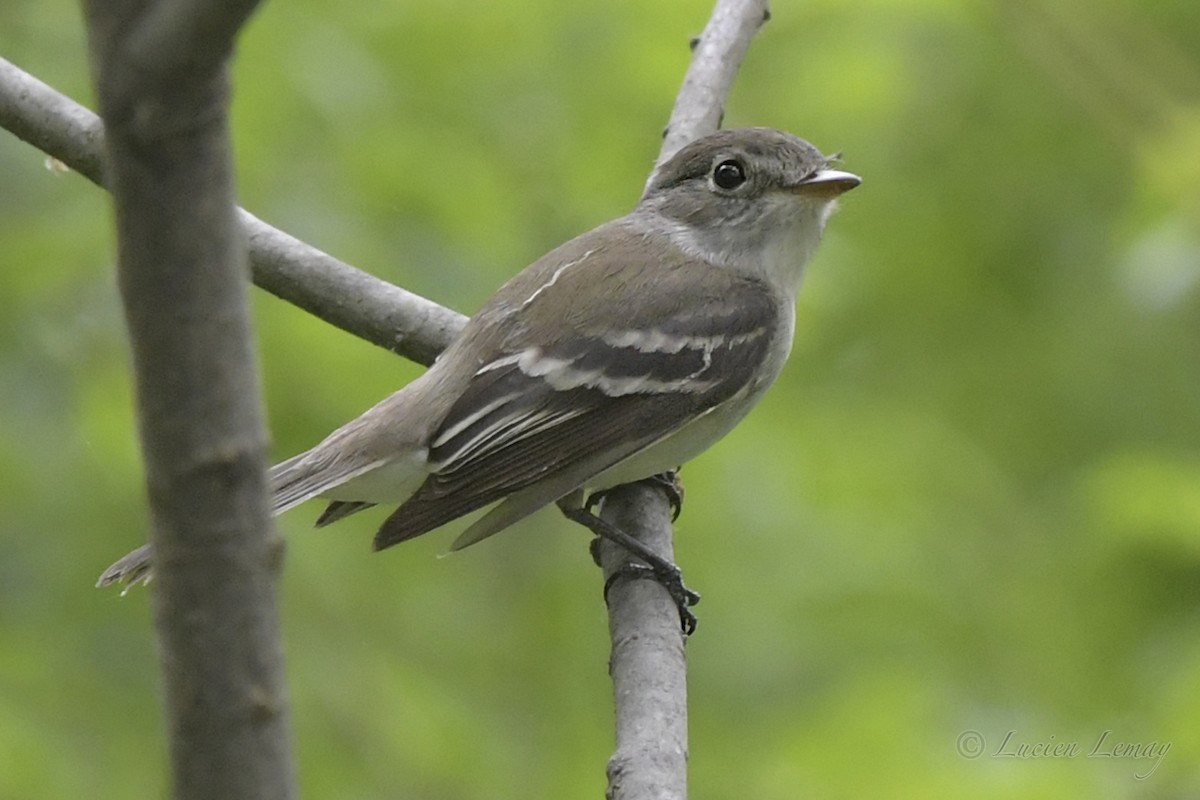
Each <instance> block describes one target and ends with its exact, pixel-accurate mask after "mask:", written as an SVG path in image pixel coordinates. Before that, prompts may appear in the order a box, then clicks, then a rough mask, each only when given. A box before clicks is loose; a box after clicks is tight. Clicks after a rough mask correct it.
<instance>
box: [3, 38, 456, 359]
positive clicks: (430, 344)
mask: <svg viewBox="0 0 1200 800" xmlns="http://www.w3.org/2000/svg"><path fill="white" fill-rule="evenodd" d="M0 127H3V128H5V129H7V130H9V131H11V132H12V133H14V134H15V135H16V136H17V137H18V138H20V139H23V140H24V141H26V142H28V143H29V144H31V145H33V146H34V147H36V148H38V149H39V150H41V151H42V152H44V153H47V154H48V155H51V156H53V157H54V158H57V159H58V160H59V161H62V162H63V163H64V164H66V165H67V166H69V167H71V168H72V169H74V170H75V171H76V172H78V173H80V174H81V175H83V176H84V177H86V178H88V179H89V180H91V181H92V182H93V183H95V184H96V185H98V186H102V187H105V188H107V185H106V182H105V179H104V161H105V157H104V126H103V125H102V124H101V122H100V118H99V117H98V116H96V115H95V114H94V113H92V112H91V111H90V110H88V109H86V108H84V107H83V106H81V105H79V104H78V103H76V102H74V101H73V100H71V99H70V98H69V97H66V96H64V95H62V94H59V93H58V92H56V91H55V90H54V89H52V88H50V87H49V86H47V85H46V84H44V83H42V82H41V81H39V80H38V79H37V78H35V77H33V76H32V75H30V74H28V73H26V72H23V71H22V70H20V69H19V68H17V67H16V66H14V65H13V64H11V63H10V62H8V61H5V60H4V59H3V58H0ZM239 214H240V217H241V221H242V225H243V227H244V228H245V231H246V236H247V238H248V239H249V242H250V267H251V274H252V276H253V278H254V282H255V284H257V285H258V286H259V287H260V288H262V289H265V290H266V291H268V292H270V293H271V294H273V295H275V296H276V297H279V298H281V299H283V300H287V301H288V302H289V303H292V304H294V305H296V306H299V307H300V308H302V309H304V310H305V311H308V312H309V313H310V314H313V315H314V316H317V317H319V318H321V319H323V320H325V321H326V322H328V323H329V324H331V325H334V326H336V327H338V328H341V329H342V330H344V331H347V332H349V333H352V334H354V335H355V336H358V337H359V338H362V339H366V340H367V341H369V342H371V343H373V344H377V345H379V346H380V347H383V348H385V349H387V350H391V351H392V352H394V353H397V354H399V355H402V356H404V357H405V358H408V359H411V360H413V361H416V362H417V363H420V364H426V365H428V364H432V363H433V359H434V358H436V357H437V354H438V353H440V352H441V351H442V350H444V349H445V348H446V347H447V346H449V344H450V342H452V341H453V340H454V337H455V336H457V335H458V332H459V331H461V330H462V327H463V325H465V324H466V317H464V316H463V315H462V314H459V313H457V312H455V311H452V310H450V309H448V308H445V307H443V306H440V305H438V304H437V303H434V302H433V301H431V300H426V299H425V298H423V297H421V296H419V295H416V294H413V293H412V292H409V291H406V290H404V289H401V288H400V287H398V286H394V285H393V284H391V283H388V282H387V281H385V280H381V279H379V278H377V277H375V276H374V275H371V274H369V273H366V272H363V271H362V270H359V269H355V268H354V267H352V266H350V265H349V264H346V263H344V262H342V261H339V260H338V259H336V258H334V257H333V256H331V255H329V254H327V253H324V252H322V251H321V250H318V249H317V248H315V247H313V246H311V245H308V244H305V243H304V242H302V241H300V240H299V239H296V238H295V237H293V236H289V235H288V234H286V233H284V232H283V231H281V230H279V229H277V228H273V227H271V226H270V225H268V224H266V223H265V222H262V221H261V220H259V219H258V218H257V217H255V216H254V215H253V214H251V213H250V212H248V211H245V210H239Z"/></svg>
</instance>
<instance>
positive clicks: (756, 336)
mask: <svg viewBox="0 0 1200 800" xmlns="http://www.w3.org/2000/svg"><path fill="white" fill-rule="evenodd" d="M859 183H860V180H859V178H858V177H857V176H855V175H852V174H850V173H848V172H842V171H840V170H837V169H833V168H831V166H830V159H828V158H826V157H825V156H823V155H821V153H820V152H819V151H818V150H817V149H816V148H814V147H813V146H812V145H810V144H808V143H807V142H805V141H803V140H801V139H798V138H796V137H795V136H792V135H790V134H787V133H783V132H781V131H776V130H771V129H769V128H745V129H740V130H728V131H720V132H718V133H715V134H712V135H710V136H705V137H703V138H701V139H697V140H696V141H694V142H692V143H691V144H689V145H687V146H686V147H684V148H683V149H681V150H680V151H679V152H678V153H676V154H675V155H674V156H673V157H671V158H670V159H669V160H668V161H666V162H665V163H664V164H662V165H661V166H660V167H659V168H658V169H657V170H656V171H655V173H654V174H653V175H652V176H651V179H650V182H649V184H648V186H647V188H646V191H645V194H644V195H643V196H642V199H641V200H640V202H639V203H638V204H637V206H636V207H635V208H634V209H633V211H631V212H630V213H629V214H627V215H626V216H624V217H621V218H620V219H617V220H614V221H612V222H609V223H607V224H604V225H601V226H600V227H598V228H596V229H594V230H592V231H589V232H588V233H585V234H583V235H582V236H579V237H577V238H575V239H572V240H571V241H569V242H567V243H566V244H564V245H562V246H561V247H558V248H557V249H555V250H553V251H551V252H550V253H548V254H547V255H545V256H543V257H542V258H541V259H539V260H538V261H536V262H534V263H533V264H532V265H530V266H529V267H527V268H526V269H525V270H523V271H522V272H520V273H519V274H518V275H516V276H515V277H514V278H512V279H511V280H510V281H508V282H507V283H506V284H504V286H502V287H501V288H500V290H499V291H497V292H496V294H494V295H493V296H492V298H491V299H490V300H488V301H487V303H485V304H484V306H483V308H481V309H480V310H479V313H478V314H476V315H475V316H474V317H473V318H472V319H471V320H470V322H469V323H468V324H467V326H466V328H465V329H464V330H463V332H462V334H461V336H459V338H458V339H457V340H456V341H455V342H454V344H453V345H451V346H450V347H449V348H448V349H447V350H446V352H445V353H443V354H442V356H441V357H440V358H439V359H438V360H437V362H436V363H435V364H434V365H433V366H432V367H430V368H429V370H428V371H427V372H425V374H424V375H422V376H421V377H419V378H417V379H416V380H415V381H413V382H412V383H410V384H408V385H407V386H405V387H404V388H403V389H401V390H400V391H398V392H396V393H395V394H393V395H391V396H390V397H388V398H387V399H385V400H383V401H382V402H381V403H379V404H378V405H376V406H375V407H373V408H371V409H370V410H368V411H367V412H366V413H364V414H363V415H362V416H360V417H357V418H356V419H353V420H351V421H350V422H348V423H346V424H345V425H343V426H342V427H340V428H338V429H337V430H335V431H334V432H333V433H331V434H330V435H329V436H328V437H326V438H325V440H324V441H322V442H321V443H320V444H318V445H317V446H316V447H314V448H312V449H311V450H309V451H307V452H305V453H301V454H300V455H297V456H295V457H293V458H289V459H288V460H287V461H284V462H283V463H281V464H279V465H277V466H276V467H274V468H273V469H272V470H271V474H270V483H271V491H272V508H273V510H274V512H275V513H276V514H281V513H283V512H284V511H287V510H288V509H291V508H293V507H294V506H297V505H299V504H300V503H303V502H305V501H306V500H310V499H312V498H315V497H321V498H325V499H328V500H332V501H333V502H332V503H331V504H330V505H329V507H328V508H327V509H326V510H325V512H324V514H322V515H321V517H320V519H319V520H318V522H317V524H318V526H320V525H325V524H328V523H330V522H334V521H335V520H338V519H341V518H343V517H345V516H348V515H349V514H352V513H355V512H357V511H360V510H362V509H364V508H368V507H370V506H372V505H376V504H391V503H399V504H400V506H399V508H397V509H396V510H395V511H394V512H392V514H391V516H389V517H388V518H387V519H386V520H385V521H384V522H383V525H382V526H381V527H380V529H379V532H378V534H377V535H376V537H375V548H376V549H382V548H385V547H389V546H391V545H393V544H396V543H397V542H402V541H404V540H406V539H411V538H413V537H414V536H420V535H421V534H423V533H426V532H427V531H430V530H433V529H434V528H437V527H439V526H441V525H443V524H445V523H447V522H449V521H451V520H453V519H457V518H458V517H461V516H463V515H465V514H468V513H470V512H472V511H475V510H477V509H481V508H484V507H485V506H493V507H492V508H491V509H490V510H489V511H488V512H487V513H486V514H484V515H483V516H482V517H481V518H479V519H478V520H476V521H475V522H474V523H472V524H471V525H470V526H469V527H468V528H467V529H466V531H465V532H464V533H462V534H461V535H460V536H459V537H458V538H457V539H456V540H455V541H454V543H453V544H452V545H451V549H452V550H458V549H461V548H463V547H466V546H467V545H470V544H474V543H475V542H478V541H480V540H482V539H484V538H486V537H488V536H491V535H492V534H494V533H496V532H498V531H500V530H503V529H504V528H506V527H508V526H509V525H511V524H512V523H514V522H516V521H518V520H520V519H522V518H523V517H526V516H528V515H529V514H532V513H533V512H534V511H537V510H538V509H539V508H542V507H543V506H546V505H549V504H551V503H554V502H556V501H559V500H561V499H563V498H568V497H578V498H580V499H581V498H582V497H583V491H584V490H587V491H601V490H604V489H608V488H611V487H614V486H617V485H619V484H622V483H629V482H632V481H637V480H641V479H644V478H647V477H649V476H653V475H656V474H659V473H663V472H667V471H669V470H672V469H674V468H676V467H678V466H679V465H680V464H683V463H684V462H686V461H688V460H690V459H692V458H694V457H695V456H697V455H699V454H700V453H702V452H703V451H704V450H706V449H708V447H710V446H711V445H712V444H714V443H715V442H716V441H717V440H719V439H720V438H721V437H723V436H724V435H725V434H726V433H728V432H729V431H730V429H732V428H733V427H734V426H735V425H736V424H737V423H738V422H739V421H740V420H741V419H742V418H743V417H744V416H745V415H746V413H747V412H748V411H749V410H750V409H751V408H752V407H753V406H754V404H755V403H757V402H758V400H759V398H761V397H762V395H763V393H764V392H765V391H766V390H767V388H768V387H769V386H770V385H771V384H772V383H773V382H774V380H775V378H776V377H777V376H778V375H779V372H780V370H781V369H782V367H783V364H784V361H785V360H786V359H787V356H788V352H789V350H790V349H791V344H792V335H793V329H794V323H795V301H796V292H797V290H798V289H799V287H800V282H801V279H802V277H803V275H804V267H805V264H806V263H807V262H808V260H809V258H810V257H811V256H812V254H813V251H814V250H815V249H816V247H817V243H818V242H819V241H820V239H821V234H822V231H823V229H824V227H825V223H826V221H827V220H828V219H829V216H830V214H831V213H832V212H833V210H834V208H835V207H836V199H837V197H838V195H840V194H842V193H843V192H845V191H848V190H850V189H853V188H854V187H856V186H858V185H859ZM567 506H568V507H572V508H576V507H582V504H581V503H579V502H575V501H571V502H570V503H568V504H567ZM582 511H583V513H579V512H578V511H577V512H576V513H574V514H569V516H571V518H572V519H575V520H576V521H580V522H583V523H584V524H587V525H588V526H589V527H592V528H593V530H596V531H597V532H598V533H600V534H601V535H608V534H607V533H605V531H604V530H603V529H602V528H604V527H608V528H611V526H606V525H605V524H603V523H601V525H600V526H599V528H598V527H597V526H596V525H594V524H592V523H591V522H590V521H588V520H589V519H590V520H595V521H596V522H597V523H600V522H601V521H600V520H599V518H598V517H595V516H594V515H591V514H590V513H587V509H586V507H583V508H582ZM624 538H625V539H628V537H624ZM622 543H627V542H626V541H624V540H622ZM643 549H644V548H643ZM638 555H643V556H647V557H649V558H651V563H652V565H653V567H654V571H655V572H656V574H658V576H659V577H660V578H662V577H664V574H663V573H664V572H670V571H674V573H675V575H676V577H677V574H678V570H677V569H675V567H674V565H671V564H669V562H665V561H664V560H663V559H657V557H656V556H653V554H646V553H644V552H639V553H638ZM653 559H657V562H655V561H654V560H653ZM150 562H151V552H150V549H149V546H148V545H147V546H145V547H142V548H140V549H138V550H135V551H134V552H132V553H130V554H129V555H127V556H125V558H123V559H121V560H120V561H118V562H117V563H116V564H114V565H113V566H112V567H110V568H109V569H108V570H107V571H106V572H105V573H104V574H103V575H102V576H101V578H100V582H99V584H100V585H108V584H110V583H115V582H127V583H129V584H131V585H133V584H136V583H138V582H140V581H145V580H148V579H149V576H150ZM666 577H668V582H669V579H670V576H666ZM669 588H671V587H669ZM671 590H672V595H673V597H675V599H676V603H677V604H678V605H680V612H681V615H684V616H685V628H687V627H688V623H687V620H686V617H687V616H690V614H688V612H687V610H686V606H687V605H688V604H690V603H691V602H694V600H695V596H694V595H691V594H690V593H688V592H687V591H686V590H684V589H683V588H682V583H681V582H680V583H679V585H678V586H677V587H674V588H672V589H671ZM692 625H694V618H693V619H692Z"/></svg>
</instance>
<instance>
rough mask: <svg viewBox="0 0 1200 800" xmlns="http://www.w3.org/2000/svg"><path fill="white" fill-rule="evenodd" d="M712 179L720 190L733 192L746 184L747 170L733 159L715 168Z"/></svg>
mask: <svg viewBox="0 0 1200 800" xmlns="http://www.w3.org/2000/svg"><path fill="white" fill-rule="evenodd" d="M712 179H713V183H715V184H716V185H717V186H718V187H719V188H721V189H724V190H726V191H731V190H733V189H736V188H737V187H739V186H741V185H742V184H743V183H745V182H746V168H745V167H743V166H742V162H740V161H736V160H734V159H732V158H731V159H729V160H728V161H722V162H721V163H720V164H717V166H716V167H714V168H713V173H712Z"/></svg>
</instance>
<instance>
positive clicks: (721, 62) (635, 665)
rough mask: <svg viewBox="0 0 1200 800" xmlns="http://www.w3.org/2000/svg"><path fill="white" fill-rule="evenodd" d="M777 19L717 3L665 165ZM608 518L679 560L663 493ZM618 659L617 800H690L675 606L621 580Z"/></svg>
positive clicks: (649, 588)
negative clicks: (764, 29)
mask: <svg viewBox="0 0 1200 800" xmlns="http://www.w3.org/2000/svg"><path fill="white" fill-rule="evenodd" d="M768 17H769V12H768V10H767V3H766V0H717V4H716V7H715V8H714V9H713V13H712V17H711V18H710V20H709V22H708V25H707V26H706V27H705V29H704V33H703V34H702V35H701V36H700V38H699V40H698V41H696V42H695V43H694V45H693V57H692V63H691V66H690V67H689V68H688V72H687V75H686V76H685V78H684V80H683V86H682V87H681V88H680V91H679V95H678V97H677V98H676V101H675V108H674V110H673V111H672V112H671V120H670V122H669V123H668V125H667V128H666V131H665V133H664V136H663V146H662V151H661V152H660V154H659V158H658V163H659V164H661V163H663V162H664V161H666V160H667V159H669V158H670V157H671V155H673V154H674V153H675V151H677V150H678V149H679V148H680V147H682V146H683V145H685V144H687V143H688V142H689V141H691V140H692V139H695V138H697V137H699V136H703V135H705V134H708V133H712V132H714V131H716V130H717V128H719V127H720V122H721V116H722V114H723V113H724V107H725V98H726V97H727V96H728V94H729V89H730V87H731V86H732V85H733V79H734V76H735V75H736V74H737V70H738V67H740V66H741V63H742V59H743V58H744V56H745V54H746V52H747V50H748V49H749V47H750V40H751V39H752V38H753V37H754V34H755V33H757V32H758V29H759V28H760V27H761V26H762V24H763V22H765V21H766V20H767V18H768ZM602 516H603V517H604V518H605V519H606V520H607V521H608V522H611V523H613V524H614V525H616V526H617V527H619V528H620V529H621V530H623V531H625V532H626V533H628V534H630V535H631V536H633V537H635V538H637V539H639V540H640V541H642V542H643V543H645V544H647V545H649V546H650V548H651V549H652V550H653V551H654V552H656V553H659V554H660V555H663V556H665V557H667V558H669V559H671V560H674V548H673V545H672V539H671V510H670V506H669V504H668V502H667V498H666V496H665V494H664V493H663V492H662V491H661V490H658V489H654V488H651V487H649V486H647V485H646V484H637V485H633V486H625V487H621V488H620V489H618V490H615V491H613V492H610V493H609V494H608V495H607V496H606V498H605V501H604V507H603V511H602ZM629 560H631V557H630V555H629V554H628V553H626V552H625V551H624V550H623V549H621V548H620V547H618V546H616V545H613V544H612V543H611V542H609V541H608V540H602V541H601V542H600V562H601V566H602V567H603V568H604V578H605V581H606V584H607V581H608V579H609V578H610V577H611V576H612V575H613V574H614V572H615V571H616V570H618V569H619V568H620V566H621V565H622V564H623V563H625V562H627V561H629ZM607 599H608V607H609V633H610V635H611V638H612V652H611V656H610V659H609V673H610V674H611V676H612V680H613V696H614V701H615V706H616V748H615V750H614V753H613V756H612V758H611V759H609V763H608V790H607V793H606V795H607V797H608V798H610V800H683V798H686V797H687V759H688V745H687V741H688V739H687V658H686V653H685V650H684V638H683V634H682V633H681V632H680V628H679V617H678V613H677V611H676V609H675V605H674V603H672V602H671V601H670V600H668V599H667V596H666V593H665V592H664V591H663V590H662V589H661V587H659V586H657V585H654V584H651V583H650V582H648V581H618V582H616V583H614V584H613V585H612V588H611V589H610V591H609V592H608V597H607Z"/></svg>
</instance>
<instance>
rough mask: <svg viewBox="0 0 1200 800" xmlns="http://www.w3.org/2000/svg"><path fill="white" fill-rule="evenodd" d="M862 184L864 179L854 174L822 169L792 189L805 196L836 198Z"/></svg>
mask: <svg viewBox="0 0 1200 800" xmlns="http://www.w3.org/2000/svg"><path fill="white" fill-rule="evenodd" d="M860 183H862V178H860V177H858V176H857V175H855V174H854V173H852V172H842V171H841V170H840V169H822V170H818V171H817V172H814V173H813V174H812V175H809V176H808V177H807V178H805V179H804V180H802V181H800V183H797V184H796V185H795V186H792V187H791V189H792V191H794V192H803V193H804V194H816V195H827V196H829V197H836V196H837V195H839V194H842V193H843V192H848V191H850V190H851V189H853V188H854V187H855V186H858V185H859V184H860Z"/></svg>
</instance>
